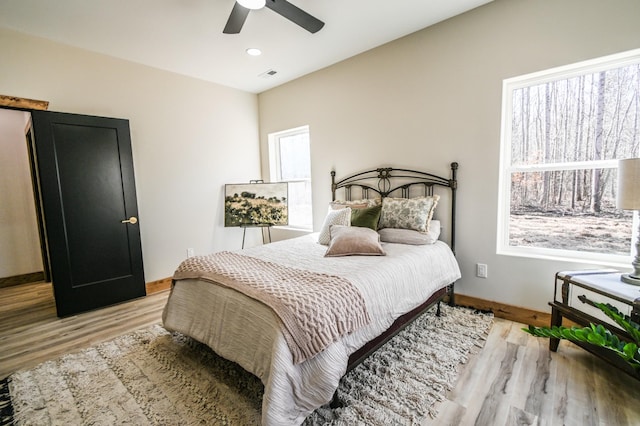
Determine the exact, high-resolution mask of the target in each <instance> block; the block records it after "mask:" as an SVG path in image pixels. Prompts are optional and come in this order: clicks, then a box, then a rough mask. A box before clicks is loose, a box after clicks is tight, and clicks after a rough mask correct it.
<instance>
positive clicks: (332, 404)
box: [329, 389, 343, 409]
mask: <svg viewBox="0 0 640 426" xmlns="http://www.w3.org/2000/svg"><path fill="white" fill-rule="evenodd" d="M329 406H330V407H331V408H333V409H335V408H341V407H342V406H343V404H342V401H340V399H339V398H338V390H337V389H336V391H335V392H334V393H333V398H331V402H330V403H329Z"/></svg>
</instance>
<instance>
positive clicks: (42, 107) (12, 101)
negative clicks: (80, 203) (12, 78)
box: [0, 95, 51, 282]
mask: <svg viewBox="0 0 640 426" xmlns="http://www.w3.org/2000/svg"><path fill="white" fill-rule="evenodd" d="M0 109H8V110H15V111H24V112H26V113H28V114H29V125H28V127H27V129H28V130H27V132H26V133H25V138H26V143H27V154H28V156H29V158H28V160H29V168H30V172H31V187H32V189H33V199H34V203H35V207H36V220H37V223H38V235H39V238H40V252H41V255H42V269H43V275H44V277H43V278H44V281H45V282H50V281H51V264H50V261H49V248H48V245H47V238H46V232H45V228H44V218H43V216H42V199H41V196H40V191H39V189H38V188H39V186H38V182H39V180H38V176H37V168H36V167H35V156H34V155H35V154H34V152H33V129H32V127H31V111H47V110H48V109H49V101H43V100H37V99H29V98H21V97H18V96H7V95H0Z"/></svg>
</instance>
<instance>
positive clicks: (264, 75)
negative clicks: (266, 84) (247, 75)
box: [258, 70, 278, 78]
mask: <svg viewBox="0 0 640 426" xmlns="http://www.w3.org/2000/svg"><path fill="white" fill-rule="evenodd" d="M277 73H278V71H276V70H268V71H265V72H263V73H262V74H258V77H262V78H271V77H273V76H274V75H276V74H277Z"/></svg>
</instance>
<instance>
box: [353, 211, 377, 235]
mask: <svg viewBox="0 0 640 426" xmlns="http://www.w3.org/2000/svg"><path fill="white" fill-rule="evenodd" d="M381 212H382V206H375V207H365V208H362V209H352V210H351V226H360V227H362V228H371V229H373V230H374V231H377V230H378V221H379V220H380V213H381Z"/></svg>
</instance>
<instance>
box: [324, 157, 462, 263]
mask: <svg viewBox="0 0 640 426" xmlns="http://www.w3.org/2000/svg"><path fill="white" fill-rule="evenodd" d="M457 171H458V163H456V162H453V163H451V178H445V177H442V176H437V175H434V174H431V173H426V172H421V171H417V170H408V169H396V168H393V167H382V168H378V169H372V170H367V171H365V172H360V173H356V174H354V175H351V176H347V177H346V178H344V179H340V180H339V181H336V172H335V170H332V171H331V199H332V200H333V201H335V199H336V191H337V190H338V189H341V188H344V197H345V200H347V201H349V200H351V196H352V188H354V187H356V188H359V189H360V194H361V198H372V197H371V196H370V192H373V193H375V194H377V196H380V197H381V198H384V197H388V196H389V195H392V194H393V193H399V195H400V197H401V198H409V196H410V192H411V189H412V188H414V187H423V189H424V191H423V193H424V195H425V196H429V195H433V187H434V186H443V187H448V188H450V189H451V243H450V246H451V250H452V251H453V252H454V253H455V247H456V245H455V241H456V238H455V236H456V189H458V181H457V179H456V174H457Z"/></svg>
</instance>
